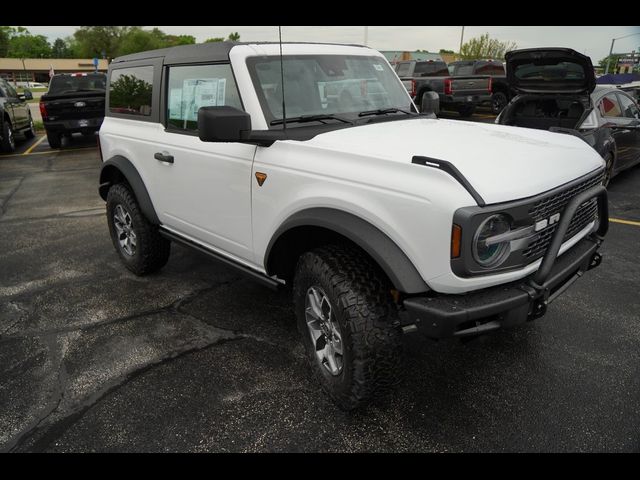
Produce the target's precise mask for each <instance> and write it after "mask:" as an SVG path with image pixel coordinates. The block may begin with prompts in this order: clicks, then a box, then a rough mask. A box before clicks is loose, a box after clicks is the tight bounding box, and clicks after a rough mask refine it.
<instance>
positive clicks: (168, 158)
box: [153, 152, 173, 163]
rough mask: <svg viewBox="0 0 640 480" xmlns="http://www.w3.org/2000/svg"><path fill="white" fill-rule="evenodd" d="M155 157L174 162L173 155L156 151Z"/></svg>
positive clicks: (166, 161) (162, 160)
mask: <svg viewBox="0 0 640 480" xmlns="http://www.w3.org/2000/svg"><path fill="white" fill-rule="evenodd" d="M153 158H155V159H156V160H160V161H161V162H165V163H173V155H164V154H162V153H160V152H158V153H156V154H155V155H154V156H153Z"/></svg>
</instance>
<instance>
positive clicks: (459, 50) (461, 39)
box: [458, 27, 464, 58]
mask: <svg viewBox="0 0 640 480" xmlns="http://www.w3.org/2000/svg"><path fill="white" fill-rule="evenodd" d="M463 41H464V27H462V33H461V34H460V48H459V49H458V55H459V56H460V57H461V58H462V42H463Z"/></svg>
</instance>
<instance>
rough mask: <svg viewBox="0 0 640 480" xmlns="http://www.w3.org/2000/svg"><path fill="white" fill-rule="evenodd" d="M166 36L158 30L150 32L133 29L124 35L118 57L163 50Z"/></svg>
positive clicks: (119, 46) (137, 28)
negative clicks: (158, 49)
mask: <svg viewBox="0 0 640 480" xmlns="http://www.w3.org/2000/svg"><path fill="white" fill-rule="evenodd" d="M164 36H165V35H164V33H163V32H162V31H161V30H159V29H157V28H154V29H153V30H151V31H148V30H143V29H141V28H140V27H133V28H132V29H130V30H129V31H128V32H126V33H125V34H124V35H122V37H121V38H120V43H119V45H118V48H117V50H116V51H117V52H118V55H128V54H130V53H138V52H144V51H146V50H155V49H157V48H163V47H164Z"/></svg>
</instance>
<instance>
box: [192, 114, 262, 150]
mask: <svg viewBox="0 0 640 480" xmlns="http://www.w3.org/2000/svg"><path fill="white" fill-rule="evenodd" d="M250 133H251V115H249V114H248V113H247V112H243V111H242V110H239V109H237V108H234V107H201V108H200V109H199V110H198V136H199V137H200V140H202V141H203V142H242V141H243V140H247V139H248V138H249V134H250Z"/></svg>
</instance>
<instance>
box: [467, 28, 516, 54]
mask: <svg viewBox="0 0 640 480" xmlns="http://www.w3.org/2000/svg"><path fill="white" fill-rule="evenodd" d="M516 48H517V45H516V44H515V43H514V42H501V41H500V40H497V39H495V38H489V34H488V33H485V34H484V35H481V36H479V37H476V38H472V39H471V40H469V41H468V42H466V43H465V44H464V45H462V48H461V49H460V55H461V56H462V58H464V59H466V60H478V59H482V58H491V59H504V54H505V53H506V52H508V51H510V50H514V49H516Z"/></svg>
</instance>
